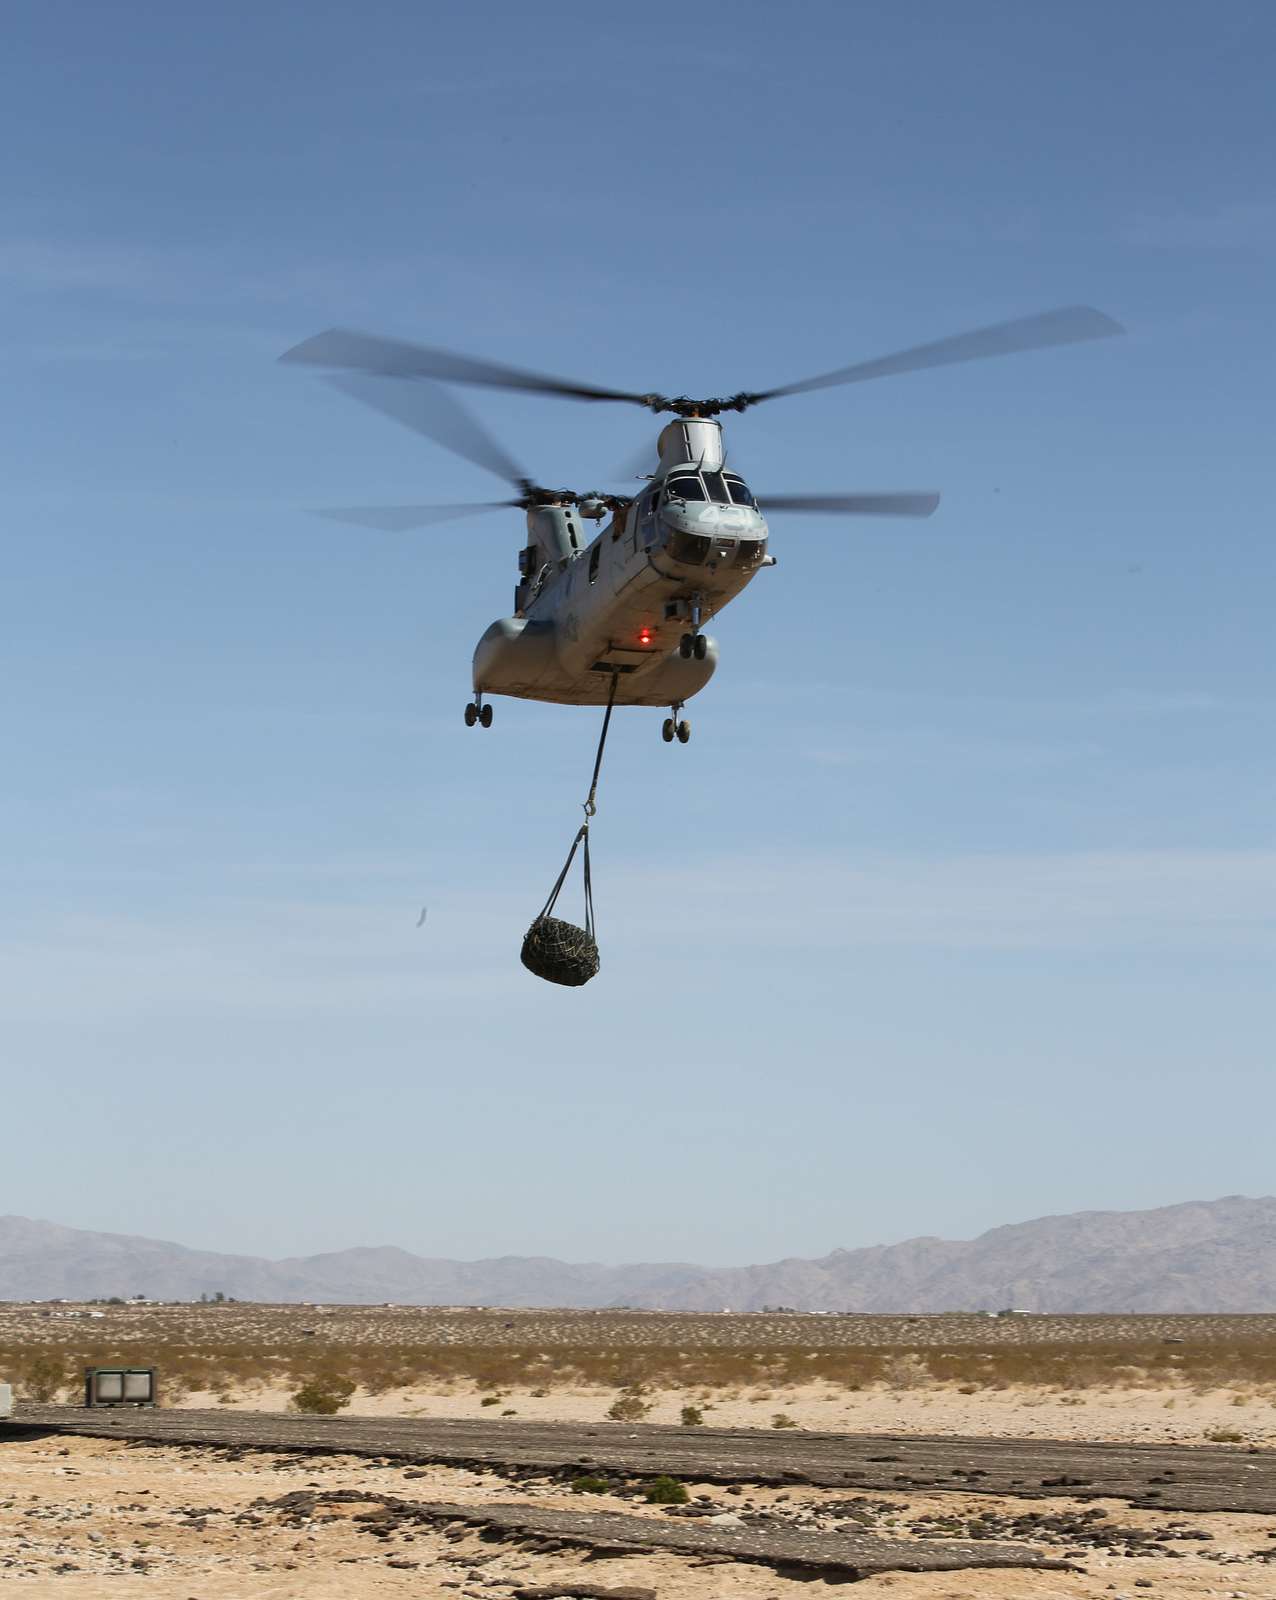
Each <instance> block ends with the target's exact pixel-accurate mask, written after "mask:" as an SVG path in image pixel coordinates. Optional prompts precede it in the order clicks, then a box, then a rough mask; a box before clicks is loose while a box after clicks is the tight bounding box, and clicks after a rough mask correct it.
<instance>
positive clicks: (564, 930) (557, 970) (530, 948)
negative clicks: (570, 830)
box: [521, 812, 598, 989]
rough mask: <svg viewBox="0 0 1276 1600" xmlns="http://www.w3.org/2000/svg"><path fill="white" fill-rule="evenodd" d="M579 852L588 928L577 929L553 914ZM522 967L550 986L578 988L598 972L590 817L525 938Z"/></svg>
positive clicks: (574, 841) (575, 840) (577, 836)
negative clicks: (590, 847)
mask: <svg viewBox="0 0 1276 1600" xmlns="http://www.w3.org/2000/svg"><path fill="white" fill-rule="evenodd" d="M577 850H580V851H581V855H582V858H583V861H584V869H585V926H584V927H583V928H578V927H577V926H576V924H575V923H574V922H564V921H563V919H562V918H561V917H555V916H553V915H551V913H552V912H553V910H554V907H555V905H556V904H557V902H558V897H559V895H560V894H561V893H562V892H563V885H564V883H566V881H567V874H568V873H569V872H570V871H571V869H572V862H573V861H574V860H575V859H576V852H577ZM521 959H522V962H523V965H524V966H525V967H526V968H527V970H528V971H529V972H534V973H535V974H536V976H537V977H538V978H544V979H545V981H546V982H547V983H562V984H566V985H567V987H568V988H570V989H579V988H580V986H581V984H582V983H588V982H589V980H590V979H591V978H592V977H594V975H595V974H596V973H597V971H598V942H597V940H596V939H595V938H594V885H593V880H592V878H591V876H590V871H589V814H588V812H586V816H585V821H584V822H583V823H582V824H581V827H580V829H579V831H578V832H577V834H576V837H575V838H574V839H573V840H572V847H571V849H570V850H569V851H568V852H567V860H566V861H565V862H564V863H563V870H562V871H561V872H560V873H559V874H558V881H557V883H555V885H554V887H553V888H552V889H551V890H550V891H549V899H548V900H546V902H545V904H544V905H543V906H542V907H541V911H540V915H539V916H538V917H537V918H536V920H535V922H533V923H532V925H531V927H530V928H529V929H528V930H527V932H526V934H525V935H524V937H523V954H522V958H521Z"/></svg>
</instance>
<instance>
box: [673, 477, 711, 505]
mask: <svg viewBox="0 0 1276 1600" xmlns="http://www.w3.org/2000/svg"><path fill="white" fill-rule="evenodd" d="M668 490H669V498H670V499H671V500H703V499H704V498H705V493H704V485H703V484H702V483H701V482H700V479H699V478H698V477H696V475H695V474H694V473H685V474H681V475H680V476H678V477H676V478H670V480H669V486H668Z"/></svg>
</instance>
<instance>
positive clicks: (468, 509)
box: [315, 500, 518, 533]
mask: <svg viewBox="0 0 1276 1600" xmlns="http://www.w3.org/2000/svg"><path fill="white" fill-rule="evenodd" d="M517 504H518V501H517V500H492V501H488V502H485V503H480V502H479V501H472V502H467V503H465V504H463V505H455V506H328V507H324V508H323V509H321V510H316V512H315V516H317V517H327V518H328V519H329V521H331V522H353V523H354V524H355V525H356V526H357V527H360V528H381V529H384V530H385V531H386V532H387V533H401V532H403V531H405V530H406V529H408V528H428V527H431V526H432V525H433V524H434V523H436V522H452V521H454V520H455V519H456V518H458V517H476V516H478V515H479V513H480V512H482V511H498V510H503V509H505V508H507V507H509V506H516V505H517Z"/></svg>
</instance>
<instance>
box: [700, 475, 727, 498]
mask: <svg viewBox="0 0 1276 1600" xmlns="http://www.w3.org/2000/svg"><path fill="white" fill-rule="evenodd" d="M704 482H705V488H706V489H708V491H709V498H710V500H712V501H713V503H714V505H715V506H729V505H730V504H731V501H730V498H729V497H728V495H727V486H726V484H725V483H723V481H722V474H721V473H720V472H706V473H705V475H704Z"/></svg>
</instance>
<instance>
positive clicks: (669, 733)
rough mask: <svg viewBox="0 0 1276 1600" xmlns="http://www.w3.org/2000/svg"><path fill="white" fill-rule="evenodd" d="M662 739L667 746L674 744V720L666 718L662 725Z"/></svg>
mask: <svg viewBox="0 0 1276 1600" xmlns="http://www.w3.org/2000/svg"><path fill="white" fill-rule="evenodd" d="M660 737H661V738H662V739H663V740H664V741H665V743H666V744H672V743H673V718H672V717H666V718H665V720H664V721H663V722H662V723H661V725H660Z"/></svg>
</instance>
